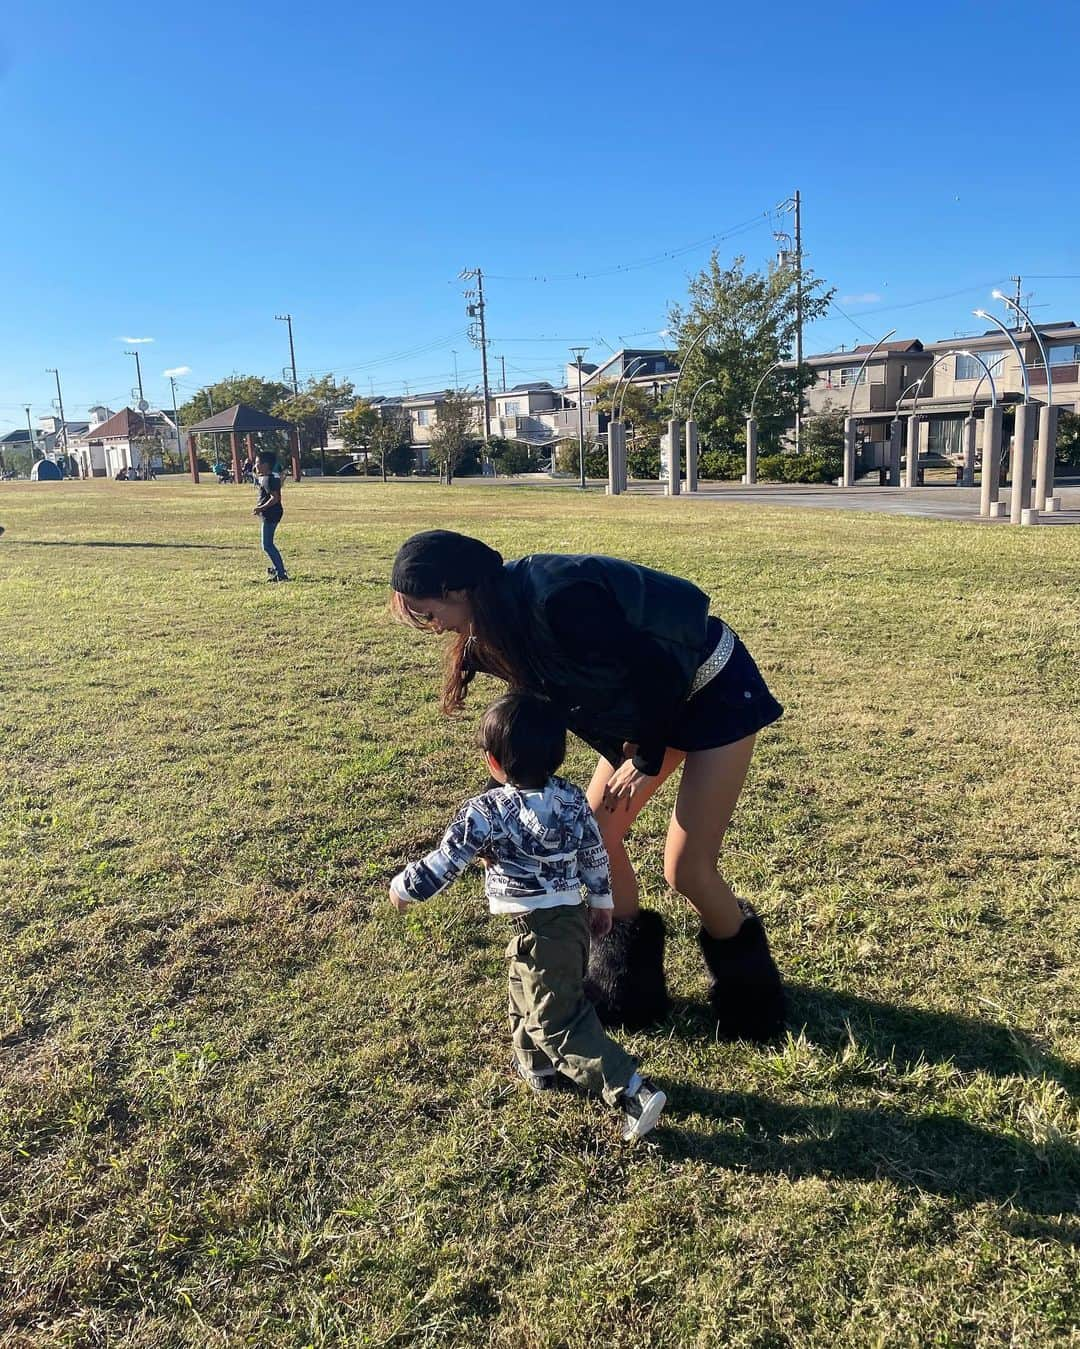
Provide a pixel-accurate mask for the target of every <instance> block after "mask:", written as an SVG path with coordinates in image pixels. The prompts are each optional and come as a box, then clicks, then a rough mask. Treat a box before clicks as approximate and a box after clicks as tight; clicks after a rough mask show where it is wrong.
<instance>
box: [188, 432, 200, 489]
mask: <svg viewBox="0 0 1080 1349" xmlns="http://www.w3.org/2000/svg"><path fill="white" fill-rule="evenodd" d="M187 457H188V467H189V468H190V469H191V481H192V482H198V481H199V456H198V454H197V452H196V450H195V437H194V435H192V434H191V433H190V432H189V433H188V438H187Z"/></svg>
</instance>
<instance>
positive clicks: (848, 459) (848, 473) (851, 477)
mask: <svg viewBox="0 0 1080 1349" xmlns="http://www.w3.org/2000/svg"><path fill="white" fill-rule="evenodd" d="M895 332H896V329H895V328H890V329H889V331H888V332H887V333H886V334H885V336H884V337H879V338H878V340H877V341H876V342H875V343H874V345H873V346H872V347H871V348H870V350H869V351H868V352H867V353H866V357H865V359H864V360H863V363H862V365H860V366H859V373H858V374H857V375H856V376H855V383H854V384H852V386H851V397H850V398H849V399H848V412H847V417H846V418H845V420H844V476H843V478H842V479H841V484H842V485H843V486H844V487H854V486H855V394H856V391H857V390H858V387H859V381H860V380H861V379H862V377H863V372H864V371H865V370H866V367H867V366H868V365H869V364H870V361H871V359H872V358H873V356H874V354H875V353H876V352H877V351H878V349H879V348H880V347H882V346H884V344H885V343H886V342H887V341H888V340H889V338H890V337H892V336H893V335H894V334H895Z"/></svg>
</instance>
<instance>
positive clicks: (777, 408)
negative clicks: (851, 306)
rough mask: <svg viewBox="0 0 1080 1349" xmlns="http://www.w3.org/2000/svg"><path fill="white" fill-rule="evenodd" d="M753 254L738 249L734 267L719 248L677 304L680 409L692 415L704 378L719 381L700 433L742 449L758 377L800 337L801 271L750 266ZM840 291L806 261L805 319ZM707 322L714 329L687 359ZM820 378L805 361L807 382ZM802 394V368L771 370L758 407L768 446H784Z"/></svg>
mask: <svg viewBox="0 0 1080 1349" xmlns="http://www.w3.org/2000/svg"><path fill="white" fill-rule="evenodd" d="M745 262H746V260H745V258H742V257H738V258H735V260H734V261H733V262H732V264H731V266H730V267H722V266H721V265H720V262H719V259H718V257H717V255H716V254H715V253H714V254H713V255H712V258H711V259H710V261H709V265H708V267H706V268H705V269H704V270H703V271H701V272H699V273H698V275H697V276H695V277H693V278H692V279H691V281H690V293H689V297H688V300H687V303H686V304H685V306H684V305H674V306H673V307H672V308H671V310H670V312H669V326H670V328H671V331H672V332H673V333H674V334H675V339H676V345H677V347H678V353H679V359H680V362H685V368H684V371H683V377H682V384H681V387H680V391H679V404H680V406H679V408H678V409H677V410H678V412H679V413H680V414H681V415H685V413H686V410H687V407H688V405H689V401H690V399H691V397H692V396H693V394H694V391H695V390H696V389H697V388H698V387H699V385H701V384H703V383H704V382H705V381H706V380H715V381H716V383H715V384H712V385H710V386H709V387H708V388H706V389H704V390H703V391H702V393H701V394H700V396H699V397H698V401H697V406H696V409H695V413H696V420H697V422H698V425H699V427H700V439H701V440H702V442H703V443H705V444H706V445H707V446H708V447H710V448H712V449H719V450H734V449H736V448H737V447H738V446H741V445H744V444H745V437H746V413H747V410H748V409H749V407H750V401H751V399H752V398H753V394H754V389H755V387H756V385H757V383H758V380H759V379H761V377H762V375H764V373H765V371H766V370H768V368H769V366H770V365H771V364H772V363H773V362H774V361H777V360H788V359H790V358H791V354H792V349H793V347H794V344H795V331H796V306H795V272H794V271H793V270H792V269H791V268H787V267H771V268H769V270H768V271H764V272H752V271H751V272H748V271H747V270H746V266H745ZM834 293H835V292H834V291H833V290H831V289H826V288H825V285H824V283H823V282H821V281H819V280H818V279H817V278H816V277H815V276H814V275H813V273H812V272H809V271H807V270H806V269H804V270H803V315H804V320H805V322H807V323H810V322H812V321H813V320H814V319H817V318H821V317H822V316H823V315H824V314H825V312H826V310H827V309H828V307H829V303H830V301H831V299H832V296H833V294H834ZM705 328H708V330H709V331H708V333H707V335H706V336H705V337H704V338H702V341H701V343H700V345H699V346H698V347H697V348H696V350H695V351H694V353H693V354H692V355H691V356H690V357H689V360H686V359H685V357H686V353H687V352H688V351H689V349H690V346H691V345H692V343H693V341H694V339H695V338H696V337H698V335H699V334H700V333H701V332H702V330H703V329H705ZM813 378H814V376H813V372H812V371H811V370H810V369H809V367H806V366H804V367H803V370H802V372H801V374H800V376H799V383H800V385H801V387H802V388H803V389H805V388H807V387H809V385H810V384H812V383H813ZM794 400H795V372H794V371H791V372H781V371H776V372H774V373H773V374H772V375H770V376H769V378H768V379H767V380H766V382H765V384H764V385H763V386H762V389H761V392H760V393H759V395H758V400H757V405H756V407H755V413H756V416H757V420H758V443H759V444H760V445H761V446H763V447H764V448H766V449H768V448H772V447H777V446H779V443H780V436H781V433H782V431H783V428H784V424H785V422H786V421H787V420H789V419H790V418H791V416H792V415H793V412H794Z"/></svg>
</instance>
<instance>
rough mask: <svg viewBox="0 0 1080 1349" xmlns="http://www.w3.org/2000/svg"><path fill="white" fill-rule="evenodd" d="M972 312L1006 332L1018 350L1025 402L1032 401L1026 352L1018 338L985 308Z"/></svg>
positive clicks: (1009, 341)
mask: <svg viewBox="0 0 1080 1349" xmlns="http://www.w3.org/2000/svg"><path fill="white" fill-rule="evenodd" d="M971 312H972V313H973V314H974V315H975V317H976V318H977V319H989V320H990V322H991V323H993V324H994V325H995V326H996V327H998V328H1000V329H1001V331H1002V332H1003V333H1004V334H1005V337H1006V340H1007V341H1008V343H1009V345H1010V346H1011V347H1012V349H1013V351H1015V352H1016V359H1017V360H1018V361H1019V362H1020V375H1021V377H1022V378H1023V381H1024V402H1025V403H1030V402H1031V383H1030V381H1029V380H1028V368H1027V361H1025V360H1024V353H1023V352H1022V351H1021V350H1020V346H1019V344H1018V343H1017V340H1016V338H1015V337H1013V335H1012V333H1011V332H1010V331H1009V329H1008V328H1006V326H1005V325H1004V323H1002V321H1001V320H1000V319H999V318H995V317H994V315H993V314H988V313H987V312H986V310H985V309H973V310H972V311H971ZM968 354H970V353H968Z"/></svg>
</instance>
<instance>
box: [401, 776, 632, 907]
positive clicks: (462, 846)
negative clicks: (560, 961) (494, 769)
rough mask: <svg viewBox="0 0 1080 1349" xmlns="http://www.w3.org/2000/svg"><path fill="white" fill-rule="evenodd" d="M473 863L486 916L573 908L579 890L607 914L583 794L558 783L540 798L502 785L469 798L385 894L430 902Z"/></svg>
mask: <svg viewBox="0 0 1080 1349" xmlns="http://www.w3.org/2000/svg"><path fill="white" fill-rule="evenodd" d="M480 855H483V856H484V857H485V858H486V859H487V862H488V866H487V873H486V878H485V882H484V890H485V893H486V895H487V900H488V907H489V908H490V909H491V912H492V913H529V912H530V911H531V910H533V909H552V908H556V907H557V906H559V905H561V904H580V903H581V902H582V889H583V888H584V891H585V897H586V903H587V904H588V905H589V907H590V908H593V909H610V908H612V907H613V901H612V898H611V871H610V867H609V864H608V855H607V849H606V848H605V847H604V844H603V840H602V839H601V838H600V830H599V829H598V828H597V824H596V820H595V818H594V816H593V813H592V810H591V809H590V807H589V803H588V801H587V800H586V799H585V794H584V792H582V790H581V789H580V787H575V786H574V785H573V783H570V782H566V781H565V780H564V779H563V778H555V777H553V778H549V779H548V781H547V784H546V785H545V786H544V787H543V789H541V790H539V791H528V790H524V789H522V788H519V787H514V786H512V785H511V784H510V783H507V784H506V785H505V786H503V787H497V788H495V789H494V790H493V791H488V792H484V793H483V794H482V795H480V796H474V797H472V798H471V799H470V800H468V801H466V802H465V804H464V805H463V806H462V807H461V809H460V810H459V811H458V813H457V814H456V815H455V816H454V819H453V821H452V823H451V825H450V828H449V829H447V831H446V833H445V834H444V835H443V839H442V842H441V843H440V844H439V846H438V847H437V848H436V849H435V850H434V852H430V853H428V855H427V856H426V857H424V858H421V860H420V861H419V862H412V863H410V865H409V866H407V867H406V868H405V870H404V871H401V872H399V873H398V875H396V876H395V877H394V879H393V881H392V882H391V883H390V884H391V889H392V890H393V891H394V893H395V894H396V895H398V896H399V898H401V899H409V900H424V899H430V898H431V897H432V896H433V895H437V894H438V893H439V891H440V890H445V889H446V887H447V886H448V885H450V884H451V882H453V881H455V880H457V878H458V877H459V876H460V875H461V873H462V872H463V871H464V870H465V868H466V867H467V866H468V865H469V863H470V862H471V861H473V859H474V858H476V857H478V856H480Z"/></svg>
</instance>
